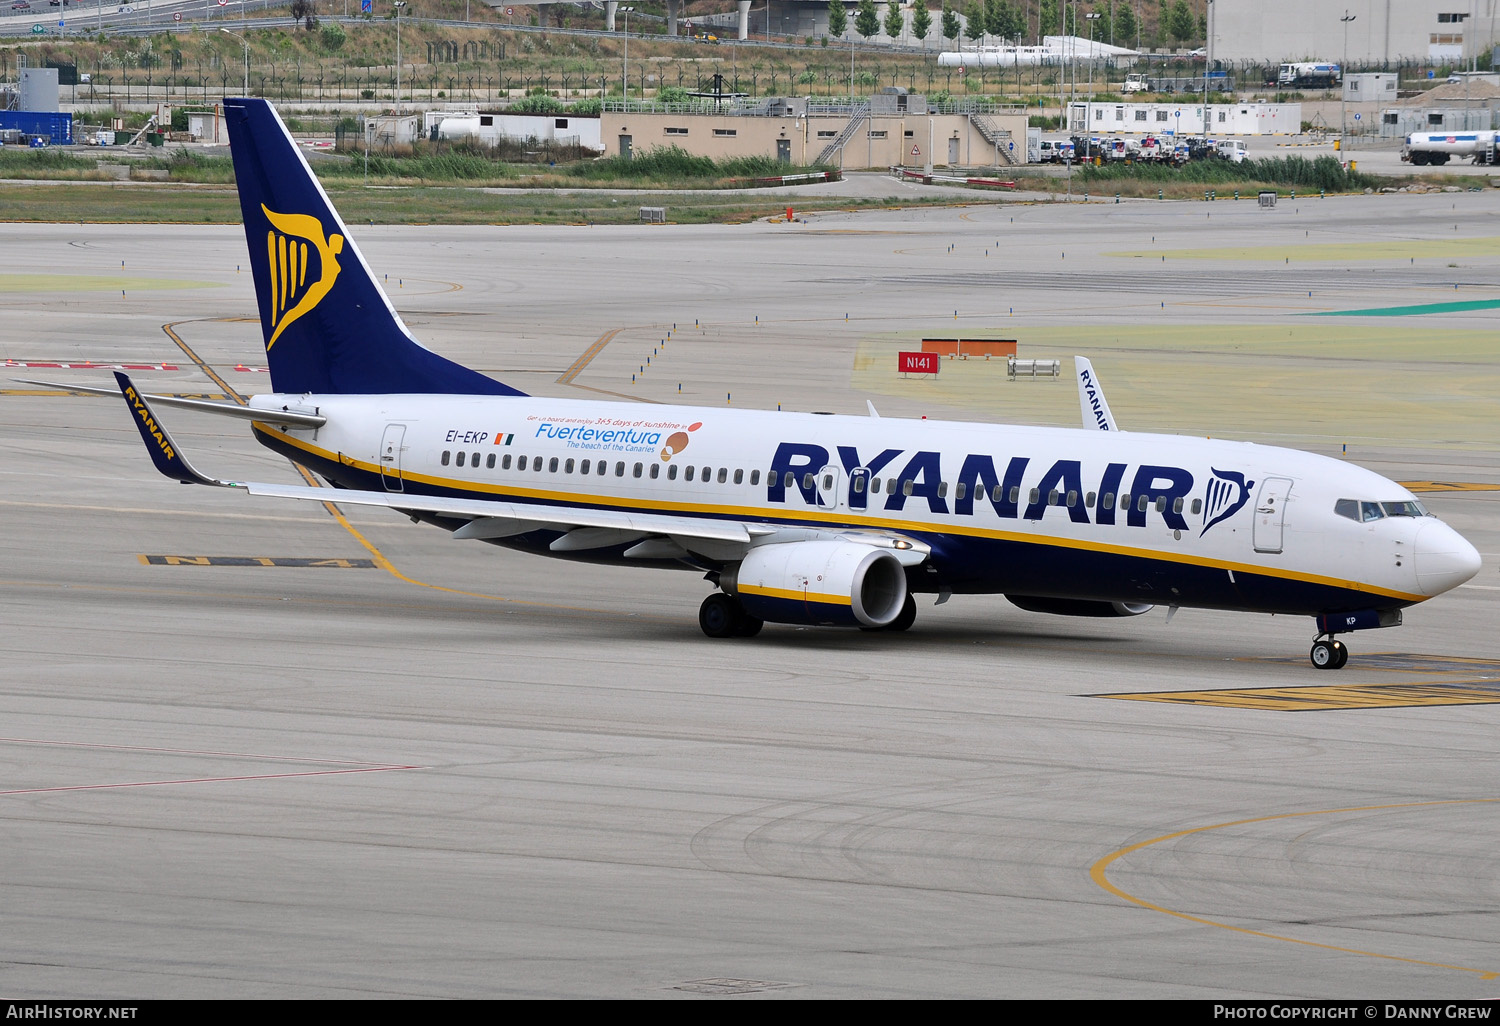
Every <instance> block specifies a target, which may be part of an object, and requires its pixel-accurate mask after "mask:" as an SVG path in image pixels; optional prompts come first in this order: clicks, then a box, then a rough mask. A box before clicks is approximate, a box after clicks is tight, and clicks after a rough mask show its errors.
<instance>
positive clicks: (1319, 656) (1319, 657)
mask: <svg viewBox="0 0 1500 1026" xmlns="http://www.w3.org/2000/svg"><path fill="white" fill-rule="evenodd" d="M1309 658H1310V659H1311V660H1312V664H1313V666H1315V667H1317V668H1318V669H1320V670H1341V669H1343V668H1344V664H1345V663H1347V662H1348V661H1349V649H1348V648H1346V647H1345V645H1344V643H1343V642H1342V641H1338V640H1336V639H1335V638H1334V636H1333V635H1332V634H1330V635H1328V637H1327V638H1326V639H1324V638H1321V637H1320V638H1319V639H1318V640H1317V641H1314V642H1313V647H1312V652H1311V653H1310V654H1309Z"/></svg>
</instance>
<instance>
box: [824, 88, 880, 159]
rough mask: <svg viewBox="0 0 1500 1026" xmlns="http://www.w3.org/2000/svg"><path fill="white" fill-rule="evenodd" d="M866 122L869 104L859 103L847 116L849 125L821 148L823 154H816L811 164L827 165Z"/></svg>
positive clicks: (868, 118) (868, 114)
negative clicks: (816, 157) (816, 156)
mask: <svg viewBox="0 0 1500 1026" xmlns="http://www.w3.org/2000/svg"><path fill="white" fill-rule="evenodd" d="M868 120H870V104H869V103H868V102H865V103H861V104H860V105H859V106H858V107H855V108H854V112H853V113H852V114H850V115H849V123H848V124H847V125H845V126H844V130H843V131H842V132H840V133H839V134H838V137H837V138H835V139H834V140H833V141H832V142H830V143H829V144H828V145H827V146H825V147H823V152H822V153H819V154H818V159H817V160H815V161H814V162H813V163H815V164H827V163H828V162H829V161H831V160H832V159H833V155H834V154H835V153H838V152H839V151H840V150H842V149H843V148H844V147H845V146H847V145H848V144H849V140H850V139H853V138H854V133H855V132H857V131H859V128H860V126H861V125H863V124H864V123H865V122H866V121H868Z"/></svg>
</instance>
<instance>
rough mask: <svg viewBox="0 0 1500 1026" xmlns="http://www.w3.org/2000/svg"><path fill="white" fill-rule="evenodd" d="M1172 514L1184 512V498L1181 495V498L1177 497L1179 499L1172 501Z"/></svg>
mask: <svg viewBox="0 0 1500 1026" xmlns="http://www.w3.org/2000/svg"><path fill="white" fill-rule="evenodd" d="M1172 512H1173V513H1181V512H1182V496H1180V495H1179V496H1177V498H1175V499H1173V500H1172Z"/></svg>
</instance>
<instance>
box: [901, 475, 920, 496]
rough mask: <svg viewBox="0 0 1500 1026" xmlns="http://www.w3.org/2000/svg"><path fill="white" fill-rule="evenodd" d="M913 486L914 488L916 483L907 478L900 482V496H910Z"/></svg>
mask: <svg viewBox="0 0 1500 1026" xmlns="http://www.w3.org/2000/svg"><path fill="white" fill-rule="evenodd" d="M915 486H916V482H915V481H913V480H912V479H911V478H907V479H906V480H905V481H902V482H901V494H902V495H910V494H911V493H912V489H913V488H914V487H915Z"/></svg>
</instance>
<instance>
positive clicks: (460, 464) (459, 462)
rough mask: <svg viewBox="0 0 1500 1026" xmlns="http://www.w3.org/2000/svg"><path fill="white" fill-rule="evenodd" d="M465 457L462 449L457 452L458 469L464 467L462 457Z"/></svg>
mask: <svg viewBox="0 0 1500 1026" xmlns="http://www.w3.org/2000/svg"><path fill="white" fill-rule="evenodd" d="M466 455H467V453H465V452H464V451H463V450H462V449H460V450H458V461H457V462H458V465H459V466H460V467H461V466H463V465H464V456H466Z"/></svg>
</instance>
